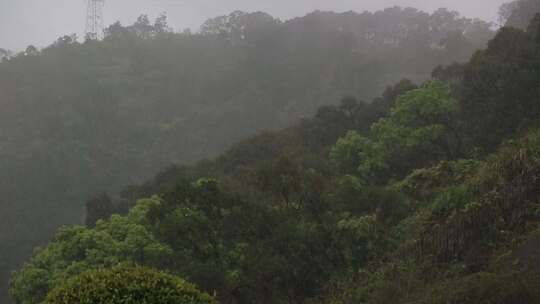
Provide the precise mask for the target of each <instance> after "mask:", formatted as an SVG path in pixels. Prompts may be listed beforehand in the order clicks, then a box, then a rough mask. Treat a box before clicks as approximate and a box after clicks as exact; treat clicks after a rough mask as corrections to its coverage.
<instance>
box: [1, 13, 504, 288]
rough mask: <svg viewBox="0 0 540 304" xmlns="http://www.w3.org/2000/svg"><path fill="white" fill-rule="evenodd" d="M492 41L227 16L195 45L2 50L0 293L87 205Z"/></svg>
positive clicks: (436, 24) (369, 18) (150, 29)
mask: <svg viewBox="0 0 540 304" xmlns="http://www.w3.org/2000/svg"><path fill="white" fill-rule="evenodd" d="M492 35H493V32H492V31H491V28H490V24H488V23H486V22H483V21H480V20H472V19H466V18H463V17H461V16H459V15H458V14H457V13H456V12H453V11H449V10H446V9H440V10H437V11H435V12H434V13H432V14H428V13H425V12H422V11H418V10H416V9H413V8H399V7H394V8H389V9H386V10H384V11H378V12H374V13H371V12H364V13H355V12H348V13H342V14H337V13H332V12H320V11H317V12H313V13H311V14H309V15H307V16H305V17H301V18H295V19H292V20H288V21H281V20H277V19H275V18H273V17H272V16H270V15H268V14H265V13H262V12H258V13H245V12H239V11H237V12H233V13H231V14H230V15H227V16H221V17H217V18H213V19H210V20H208V21H207V22H205V23H204V24H203V25H202V27H201V30H200V32H198V33H190V32H189V31H186V32H182V33H176V32H173V31H171V29H170V28H169V26H168V25H167V20H166V18H165V17H164V16H160V17H159V18H157V19H156V20H155V21H152V22H151V21H150V20H149V19H148V17H146V16H141V17H140V18H139V19H138V20H137V21H136V22H135V23H134V24H133V25H130V26H123V25H121V24H120V23H115V24H113V25H111V26H110V27H108V28H107V30H106V35H105V39H104V40H103V41H93V40H87V41H84V42H79V41H78V40H77V38H76V37H75V36H73V35H72V36H64V37H61V38H59V39H58V40H57V41H55V42H54V43H53V44H52V45H50V46H48V47H46V48H44V49H38V48H36V47H34V46H29V47H28V48H27V49H26V50H25V51H24V52H20V53H18V54H11V53H9V52H7V51H5V52H4V51H3V52H2V55H1V56H2V62H1V63H0V107H1V108H2V111H1V112H0V130H1V132H0V158H1V159H2V161H1V162H0V192H1V193H2V198H1V199H0V206H1V208H2V212H1V213H0V216H1V219H0V238H1V240H2V241H3V244H7V245H6V246H5V247H4V249H3V250H2V251H1V252H0V255H1V256H0V261H1V262H0V263H1V264H0V273H1V277H2V282H5V281H6V278H7V274H8V273H9V271H10V270H12V269H13V267H14V265H18V264H19V263H20V262H21V258H22V257H25V256H28V255H29V254H30V252H31V249H32V247H34V246H36V245H38V244H44V243H45V242H46V241H47V240H48V239H49V238H50V237H51V235H52V233H53V231H54V230H55V229H56V228H57V227H58V226H59V225H60V224H75V223H82V222H83V218H84V201H85V200H86V199H87V198H89V197H90V196H92V195H94V194H95V193H99V192H105V191H107V192H111V193H112V192H115V191H118V190H119V189H121V187H123V186H126V185H128V184H133V183H138V182H141V181H143V180H144V179H145V178H149V177H150V176H152V174H154V173H156V172H158V171H159V170H160V169H161V168H163V167H165V166H167V165H169V164H171V163H190V162H193V161H197V160H200V159H203V158H205V157H212V156H216V155H218V154H219V153H220V152H222V151H223V150H224V149H225V148H226V147H228V146H229V145H231V144H232V143H234V142H235V141H238V140H240V139H243V138H245V137H247V136H250V135H253V134H255V133H256V132H258V131H260V130H265V129H277V128H282V127H286V126H289V125H291V124H292V123H294V122H296V121H298V120H299V119H301V118H302V117H308V116H310V115H312V114H313V113H315V112H316V110H317V108H318V107H320V106H322V105H326V104H331V103H334V102H335V101H337V100H339V99H340V98H341V97H342V96H345V95H350V96H356V97H358V98H360V99H362V100H371V99H372V98H373V97H375V96H376V95H378V94H379V93H380V92H381V91H382V90H383V89H384V88H385V87H386V86H387V85H389V84H391V83H392V82H394V81H397V80H399V79H401V78H404V77H407V78H409V79H412V80H413V81H417V82H421V81H423V80H425V79H426V78H427V77H428V76H429V73H430V72H431V69H432V68H433V67H435V66H437V65H439V64H447V63H451V62H454V61H457V62H463V61H465V60H467V59H468V58H469V57H470V55H471V54H472V53H473V52H474V51H475V50H476V49H478V48H482V47H484V46H485V43H486V42H487V41H488V39H490V38H491V37H492ZM321 115H325V114H323V113H321ZM330 115H331V114H330ZM330 138H333V137H330Z"/></svg>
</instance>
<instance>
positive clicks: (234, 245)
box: [10, 14, 540, 304]
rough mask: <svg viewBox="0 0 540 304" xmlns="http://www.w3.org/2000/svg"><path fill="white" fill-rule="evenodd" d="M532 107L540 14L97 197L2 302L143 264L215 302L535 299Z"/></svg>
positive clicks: (484, 303)
mask: <svg viewBox="0 0 540 304" xmlns="http://www.w3.org/2000/svg"><path fill="white" fill-rule="evenodd" d="M415 83H416V84H415ZM539 100H540V14H537V15H536V17H534V19H533V20H532V21H531V22H530V23H529V26H528V27H527V29H526V30H521V29H517V28H513V27H504V28H502V29H501V30H499V31H498V33H497V34H496V36H495V37H494V38H493V39H492V40H490V41H489V43H488V45H487V48H486V49H485V50H482V51H478V52H476V53H475V54H474V55H473V56H472V58H471V59H470V60H468V61H467V62H463V63H456V64H451V65H444V66H439V67H437V68H435V69H434V70H433V72H432V74H431V77H430V78H429V79H427V80H425V81H415V82H413V81H410V80H406V79H405V80H401V81H399V82H396V83H395V84H394V85H392V86H388V87H387V88H386V89H385V90H384V92H383V94H381V96H380V97H376V98H374V99H373V100H372V101H371V102H364V101H361V100H360V99H358V98H354V97H346V98H343V99H341V101H340V102H339V103H338V104H336V105H329V106H323V107H320V108H318V110H317V111H316V113H315V114H314V116H313V117H312V118H305V119H303V120H302V121H301V122H299V123H297V124H295V125H293V126H292V127H288V128H285V129H282V130H280V131H267V132H263V133H260V134H258V135H256V136H253V137H251V138H249V139H247V140H244V141H242V142H240V143H237V144H235V145H233V146H232V147H231V148H229V149H228V150H227V151H226V152H225V153H223V154H221V155H220V156H218V157H216V158H213V159H212V160H205V161H201V162H198V163H197V164H196V165H187V166H181V165H179V166H174V167H170V168H169V169H167V170H164V171H162V172H161V173H159V174H158V175H156V176H155V177H154V178H153V179H151V180H150V181H148V182H146V183H143V184H140V185H138V186H130V187H127V188H125V189H124V190H123V191H121V192H119V194H116V195H111V196H107V195H102V196H98V197H96V198H95V199H92V200H89V201H88V203H87V217H86V225H85V226H71V227H64V228H61V229H60V230H59V231H58V232H57V234H56V236H55V238H54V239H53V241H52V242H51V243H50V244H49V245H48V246H46V247H44V248H42V249H40V250H38V251H36V253H35V254H34V256H33V258H32V259H31V260H30V261H29V262H28V263H27V264H26V265H25V266H24V267H23V268H22V269H21V270H20V271H19V272H17V273H16V274H14V276H13V277H12V281H11V289H10V291H11V295H12V296H13V298H14V299H15V301H16V303H21V304H32V303H36V304H37V303H41V301H43V300H44V299H45V300H46V303H50V304H53V303H65V302H61V301H59V300H56V299H58V295H62V296H64V297H66V298H69V297H70V296H75V297H77V296H79V295H80V294H81V292H80V291H79V289H77V287H79V288H83V289H84V290H88V292H89V294H95V293H98V294H99V292H101V291H102V289H101V285H102V282H108V280H109V277H110V276H111V275H113V274H114V273H117V272H118V271H127V272H128V273H130V276H126V281H122V280H119V283H118V284H119V285H121V286H124V285H129V281H127V280H128V278H129V277H131V273H134V274H133V275H136V274H137V273H138V271H141V270H137V269H139V268H138V267H141V266H144V267H150V268H156V269H160V270H165V271H168V272H170V273H172V274H173V275H176V276H180V277H183V278H185V279H187V280H188V281H190V282H193V283H195V284H196V285H197V286H199V287H200V288H201V290H203V291H205V292H207V293H208V294H211V295H213V296H214V297H215V299H216V300H217V301H218V302H219V303H314V304H323V303H324V304H334V303H369V304H372V303H381V304H386V303H388V304H395V303H403V304H405V303H425V304H439V303H440V304H458V303H459V304H469V303H470V304H473V303H474V304H493V303H496V304H522V303H538V302H540V292H539V291H540V288H539V287H540V255H539V254H538V250H539V248H540V190H539V189H540V129H539V127H540V125H539V118H540V103H539ZM118 264H121V265H128V266H123V267H133V265H138V266H136V267H135V268H134V269H135V270H122V269H123V268H120V270H118V268H117V267H118V266H117V265H118ZM102 268H105V269H112V270H100V269H102ZM128 269H131V268H128ZM147 271H148V270H147ZM95 275H97V276H98V277H103V279H102V280H101V281H100V280H99V279H97V280H96V279H92V278H95V277H96V276H95ZM155 276H157V275H155ZM167 278H168V280H171V279H170V278H169V277H167ZM85 282H87V283H86V284H85ZM88 282H90V283H88ZM92 282H95V283H92ZM202 297H203V298H205V297H206V296H204V295H203V296H202ZM115 303H116V302H115ZM119 303H120V302H119ZM128 303H131V302H128Z"/></svg>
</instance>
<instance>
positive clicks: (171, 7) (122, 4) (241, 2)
mask: <svg viewBox="0 0 540 304" xmlns="http://www.w3.org/2000/svg"><path fill="white" fill-rule="evenodd" d="M503 2H504V0H475V1H466V0H430V1H422V0H332V1H330V0H291V1H285V0H274V1H264V0H230V1H220V0H107V1H106V10H105V24H111V23H113V22H115V21H116V20H120V21H121V22H122V23H123V24H131V23H133V21H134V20H135V19H136V17H137V16H139V15H140V14H143V13H145V14H148V15H150V16H151V17H154V16H156V15H157V14H159V13H162V12H167V14H168V15H169V21H170V23H171V25H172V26H173V27H174V28H175V29H176V30H179V29H183V28H187V27H189V28H192V29H193V30H196V29H198V27H199V26H200V25H201V24H202V23H203V22H204V20H206V19H208V18H211V17H215V16H218V15H223V14H226V13H229V12H231V11H233V10H244V11H264V12H267V13H269V14H271V15H273V16H275V17H277V18H281V19H288V18H292V17H297V16H303V15H305V14H306V13H309V12H311V11H313V10H332V11H349V10H354V11H359V12H361V11H364V10H370V11H374V10H379V9H383V8H386V7H391V6H395V5H398V6H410V7H415V8H418V9H420V10H424V11H433V10H435V9H437V8H440V7H448V8H451V9H455V10H457V11H459V12H460V13H461V14H462V15H464V16H466V17H476V18H480V19H483V20H487V21H496V18H497V10H498V8H499V6H500V5H501V4H502V3H503ZM85 6H86V1H85V0H75V1H73V0H50V1H43V0H19V1H9V0H0V47H1V48H8V49H14V50H23V49H24V48H26V46H28V45H30V44H34V45H37V46H46V45H48V44H50V43H51V42H52V41H54V40H56V38H58V37H60V36H62V35H64V34H70V33H79V36H82V34H81V32H82V31H83V29H84V18H85V13H86V9H85Z"/></svg>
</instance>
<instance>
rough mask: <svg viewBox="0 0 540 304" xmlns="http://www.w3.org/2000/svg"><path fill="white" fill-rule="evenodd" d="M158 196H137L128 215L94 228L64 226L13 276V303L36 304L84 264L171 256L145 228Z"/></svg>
mask: <svg viewBox="0 0 540 304" xmlns="http://www.w3.org/2000/svg"><path fill="white" fill-rule="evenodd" d="M156 204H159V200H158V199H156V198H154V199H147V200H142V201H140V202H139V203H138V204H137V206H135V207H134V208H133V209H131V211H130V213H129V214H128V215H127V216H119V215H114V216H112V218H111V219H110V220H106V221H100V222H98V223H97V225H96V227H95V228H94V229H88V228H85V227H78V226H75V227H64V228H61V229H60V230H59V231H58V233H57V234H56V236H55V238H54V240H53V241H52V242H51V243H50V244H49V245H48V246H47V247H46V248H44V249H37V250H36V252H35V253H34V258H33V259H32V261H31V262H30V263H28V264H26V265H25V266H24V267H23V269H22V270H21V271H20V272H18V273H16V274H15V275H14V276H13V279H12V281H11V287H12V288H11V291H12V296H13V298H14V299H15V300H16V301H17V303H21V304H30V303H40V302H41V301H42V300H43V299H44V297H45V296H46V295H47V293H48V292H49V291H50V290H51V289H52V288H55V287H56V286H58V285H60V284H61V283H63V282H64V281H65V280H66V279H68V278H70V277H72V276H74V275H77V274H79V273H81V272H84V271H86V270H88V269H94V268H101V267H111V266H114V265H117V264H118V263H122V262H132V263H141V264H143V263H144V264H145V265H150V266H155V267H158V266H160V265H163V263H164V262H165V261H166V260H167V259H169V258H170V257H171V254H172V251H171V249H170V248H169V247H168V246H167V245H165V244H162V243H160V242H159V241H158V240H157V239H156V238H155V236H154V235H153V234H152V233H151V231H149V227H148V225H147V222H148V221H147V219H146V213H147V212H148V210H149V209H150V208H151V206H152V205H156Z"/></svg>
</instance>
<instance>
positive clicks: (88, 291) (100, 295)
mask: <svg viewBox="0 0 540 304" xmlns="http://www.w3.org/2000/svg"><path fill="white" fill-rule="evenodd" d="M44 303H45V304H73V303H80V304H85V303H88V304H93V303H101V304H154V303H162V304H212V303H214V301H213V299H212V298H211V297H210V296H209V295H207V294H203V293H201V292H199V291H198V290H197V288H195V286H194V285H191V284H189V283H187V282H186V281H184V280H182V279H180V278H177V277H174V276H171V275H168V274H165V273H161V272H158V271H155V270H151V269H146V268H141V267H126V266H120V267H114V268H111V269H109V270H91V271H87V272H84V273H82V274H80V275H78V276H76V277H74V278H72V279H69V280H67V281H66V282H65V283H63V284H62V285H60V286H58V287H56V288H55V289H54V290H52V291H51V292H50V293H49V294H48V296H47V298H46V299H45V301H44Z"/></svg>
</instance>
